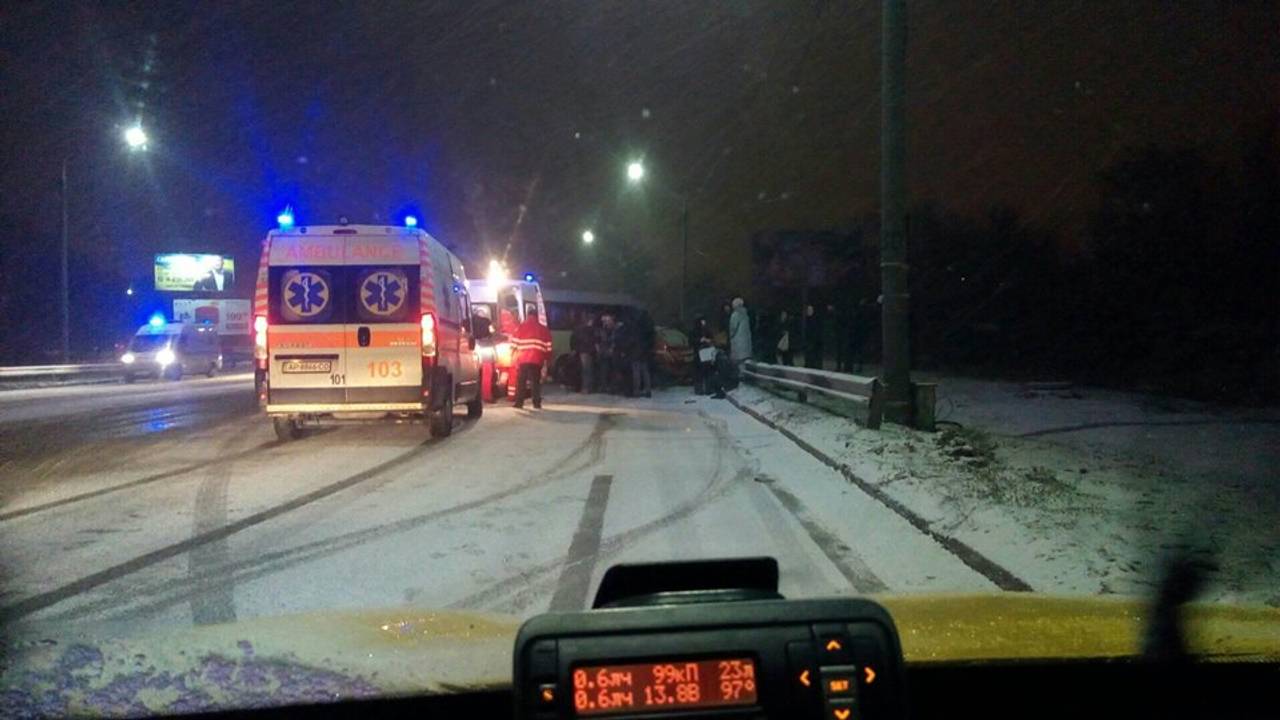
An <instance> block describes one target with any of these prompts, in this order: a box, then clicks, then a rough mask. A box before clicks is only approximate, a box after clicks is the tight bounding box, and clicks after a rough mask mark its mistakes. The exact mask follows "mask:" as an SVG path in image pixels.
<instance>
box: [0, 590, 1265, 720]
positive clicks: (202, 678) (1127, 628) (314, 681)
mask: <svg viewBox="0 0 1280 720" xmlns="http://www.w3.org/2000/svg"><path fill="white" fill-rule="evenodd" d="M876 599H877V600H878V601H879V602H881V603H882V604H884V606H885V607H887V608H888V609H889V612H890V613H891V614H892V615H893V617H894V619H895V621H896V622H897V625H898V633H899V635H900V636H901V639H902V649H903V654H904V656H905V658H906V661H907V662H908V663H909V664H926V663H970V662H989V661H1022V660H1039V659H1054V660H1071V659H1085V658H1114V659H1120V658H1127V657H1134V656H1136V655H1137V654H1138V652H1139V647H1140V642H1141V633H1142V629H1143V627H1144V625H1145V613H1144V610H1143V607H1142V606H1141V605H1140V604H1138V603H1136V602H1132V601H1126V600H1111V599H1100V598H1088V597H1080V598H1058V597H1044V596H1037V595H1028V594H991V595H954V596H938V595H928V596H924V595H922V596H886V597H878V598H876ZM1183 613H1184V617H1185V619H1186V622H1187V632H1188V643H1189V646H1190V649H1191V651H1192V652H1193V653H1195V654H1197V655H1200V656H1203V657H1204V658H1206V659H1209V660H1219V661H1222V660H1262V661H1272V662H1276V661H1280V609H1276V608H1254V607H1234V606H1222V605H1191V606H1187V607H1186V608H1185V609H1184V610H1183ZM518 627H519V620H518V619H516V618H512V617H507V616H501V615H492V614H485V613H477V612H467V611H443V610H422V609H417V608H395V609H388V610H365V611H329V612H315V613H306V614H300V615H291V616H284V617H276V618H263V619H255V620H247V621H240V622H235V623H228V624H225V625H211V626H204V627H197V628H188V629H183V630H166V631H164V632H158V633H157V634H155V635H154V636H146V635H144V636H130V637H116V638H90V637H77V638H57V639H56V641H46V642H38V641H37V642H26V643H23V644H22V645H21V646H17V647H14V646H12V645H11V646H10V647H9V648H8V650H9V651H10V654H9V656H8V657H7V658H6V659H5V660H6V661H5V665H4V668H3V670H2V671H0V691H3V694H0V697H2V698H4V702H5V703H6V704H8V705H10V707H9V708H8V710H11V711H12V710H14V709H15V708H16V709H17V710H19V711H22V710H27V711H32V712H30V714H55V715H60V714H67V713H70V714H80V713H87V714H95V715H137V714H142V713H148V712H157V713H158V712H178V711H188V710H209V709H218V708H227V707H247V706H257V705H275V704H287V703H297V702H320V701H333V700H341V699H346V698H353V697H372V696H384V695H401V694H422V693H439V692H457V691H461V690H465V689H484V688H505V687H508V686H509V685H510V681H511V647H512V643H513V641H514V639H515V633H516V630H517V628H518ZM3 714H7V713H3ZM19 714H27V713H22V712H19Z"/></svg>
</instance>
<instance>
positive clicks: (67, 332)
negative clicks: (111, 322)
mask: <svg viewBox="0 0 1280 720" xmlns="http://www.w3.org/2000/svg"><path fill="white" fill-rule="evenodd" d="M124 142H125V145H128V146H129V149H130V150H146V149H147V133H146V131H144V130H143V129H142V125H141V124H138V123H135V124H134V125H133V126H131V127H130V128H129V129H127V130H125V131H124ZM70 162H71V157H70V156H69V155H63V156H62V273H61V274H62V362H63V363H64V364H65V363H69V362H71V298H70V296H71V281H70V279H69V277H68V273H67V245H68V240H69V237H70V235H71V226H70V211H69V209H68V207H67V194H68V191H67V165H68V164H70Z"/></svg>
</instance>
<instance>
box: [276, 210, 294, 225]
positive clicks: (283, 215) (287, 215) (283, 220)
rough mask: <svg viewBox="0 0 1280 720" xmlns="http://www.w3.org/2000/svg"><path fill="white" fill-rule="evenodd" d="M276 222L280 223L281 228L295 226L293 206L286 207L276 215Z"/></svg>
mask: <svg viewBox="0 0 1280 720" xmlns="http://www.w3.org/2000/svg"><path fill="white" fill-rule="evenodd" d="M276 222H277V223H279V224H280V228H281V229H288V228H291V227H293V207H292V206H289V207H286V208H285V209H284V210H282V211H280V214H279V215H277V216H276Z"/></svg>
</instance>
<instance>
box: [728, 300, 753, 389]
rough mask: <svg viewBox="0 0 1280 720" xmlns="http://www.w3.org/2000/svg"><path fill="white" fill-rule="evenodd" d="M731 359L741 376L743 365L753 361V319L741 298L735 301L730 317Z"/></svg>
mask: <svg viewBox="0 0 1280 720" xmlns="http://www.w3.org/2000/svg"><path fill="white" fill-rule="evenodd" d="M729 359H730V360H731V361H733V364H734V368H735V369H736V370H737V372H738V375H739V376H741V374H742V365H743V363H745V362H746V361H748V360H750V359H751V318H750V316H748V315H747V304H746V301H744V300H743V299H742V298H740V297H736V298H734V299H733V312H732V314H730V315H729Z"/></svg>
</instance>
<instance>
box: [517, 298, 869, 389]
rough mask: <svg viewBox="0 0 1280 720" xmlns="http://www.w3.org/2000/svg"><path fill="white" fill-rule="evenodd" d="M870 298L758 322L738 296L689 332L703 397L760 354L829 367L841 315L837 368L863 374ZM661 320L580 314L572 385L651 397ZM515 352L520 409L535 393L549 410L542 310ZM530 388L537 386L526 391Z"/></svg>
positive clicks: (529, 321) (531, 318)
mask: <svg viewBox="0 0 1280 720" xmlns="http://www.w3.org/2000/svg"><path fill="white" fill-rule="evenodd" d="M864 305H865V302H864V303H860V304H859V305H857V306H854V307H850V308H845V309H843V310H840V311H837V310H836V309H835V308H834V307H832V306H825V307H824V308H819V307H818V306H815V305H813V304H806V305H805V307H804V312H803V315H802V316H801V317H800V318H799V319H798V320H796V319H793V318H792V317H791V315H790V313H788V312H787V311H786V310H779V311H778V312H777V313H776V314H774V315H772V317H771V318H770V320H766V321H765V322H762V323H758V324H757V323H753V322H752V318H751V316H750V315H749V314H748V312H747V307H746V303H745V302H744V301H743V299H742V298H741V297H735V298H733V300H732V301H729V302H726V303H725V304H724V305H723V306H722V308H721V317H720V318H719V320H720V322H719V327H713V326H712V324H711V323H710V322H709V321H708V320H707V318H706V317H699V318H698V319H697V320H696V321H695V322H694V324H693V326H692V327H691V328H690V329H689V344H690V346H691V348H692V349H693V351H694V357H693V363H694V367H693V387H694V392H695V393H696V394H700V395H710V396H712V397H716V398H723V397H725V390H726V389H727V388H729V387H732V386H734V385H736V384H737V381H738V378H739V377H740V376H741V373H742V369H743V364H744V363H745V362H746V361H747V360H750V359H751V358H752V357H758V358H759V359H761V360H764V361H765V362H773V363H777V364H780V365H794V364H795V355H796V353H800V354H801V356H802V357H803V358H804V364H805V367H809V368H823V367H824V366H825V358H826V335H827V327H828V322H827V320H828V316H833V315H834V317H835V322H834V325H835V327H834V330H835V333H834V335H835V341H834V344H835V346H836V347H835V350H836V358H835V359H836V368H835V369H836V370H837V371H840V372H855V371H860V370H861V368H862V353H861V349H862V344H863V342H864V341H865V340H866V338H867V332H866V331H867V329H868V326H869V324H870V323H869V322H867V321H866V316H867V312H866V308H865V307H863V306H864ZM753 326H757V327H756V332H757V333H759V334H760V335H762V336H763V337H764V341H763V343H761V344H760V345H759V346H758V345H757V343H756V342H755V341H754V340H753V338H752V333H753ZM654 332H655V331H654V325H653V320H652V319H651V318H650V317H649V315H648V313H647V312H645V311H643V310H639V311H635V312H632V313H627V314H618V315H614V314H610V313H604V314H601V315H598V316H597V315H594V314H585V315H583V316H582V317H580V318H578V322H577V323H576V324H575V326H574V329H573V335H572V337H571V339H570V350H571V351H572V352H573V355H574V357H575V358H576V362H575V363H573V364H572V367H571V368H570V369H571V370H576V371H577V377H576V378H572V377H570V378H565V379H566V380H567V384H568V385H570V386H573V387H576V389H577V390H578V391H579V392H582V393H596V392H605V393H616V394H620V395H626V396H628V397H651V396H652V393H653V380H652V369H651V365H652V362H653V348H654ZM512 345H513V349H514V350H516V351H517V352H518V353H519V354H518V357H517V362H518V365H519V371H518V374H517V380H516V396H515V406H516V407H523V404H524V399H525V397H527V396H528V395H530V394H531V395H532V397H533V406H534V407H535V408H540V407H542V383H541V380H542V367H543V365H544V364H545V363H546V362H547V360H548V359H549V358H550V353H551V334H550V332H548V330H547V327H546V326H545V325H543V324H542V323H541V322H540V321H539V320H538V314H537V311H536V310H533V311H531V312H528V313H526V318H525V321H524V322H523V323H521V324H520V326H519V328H518V329H516V331H515V332H514V333H513V340H512ZM526 385H528V386H529V387H528V388H526Z"/></svg>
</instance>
